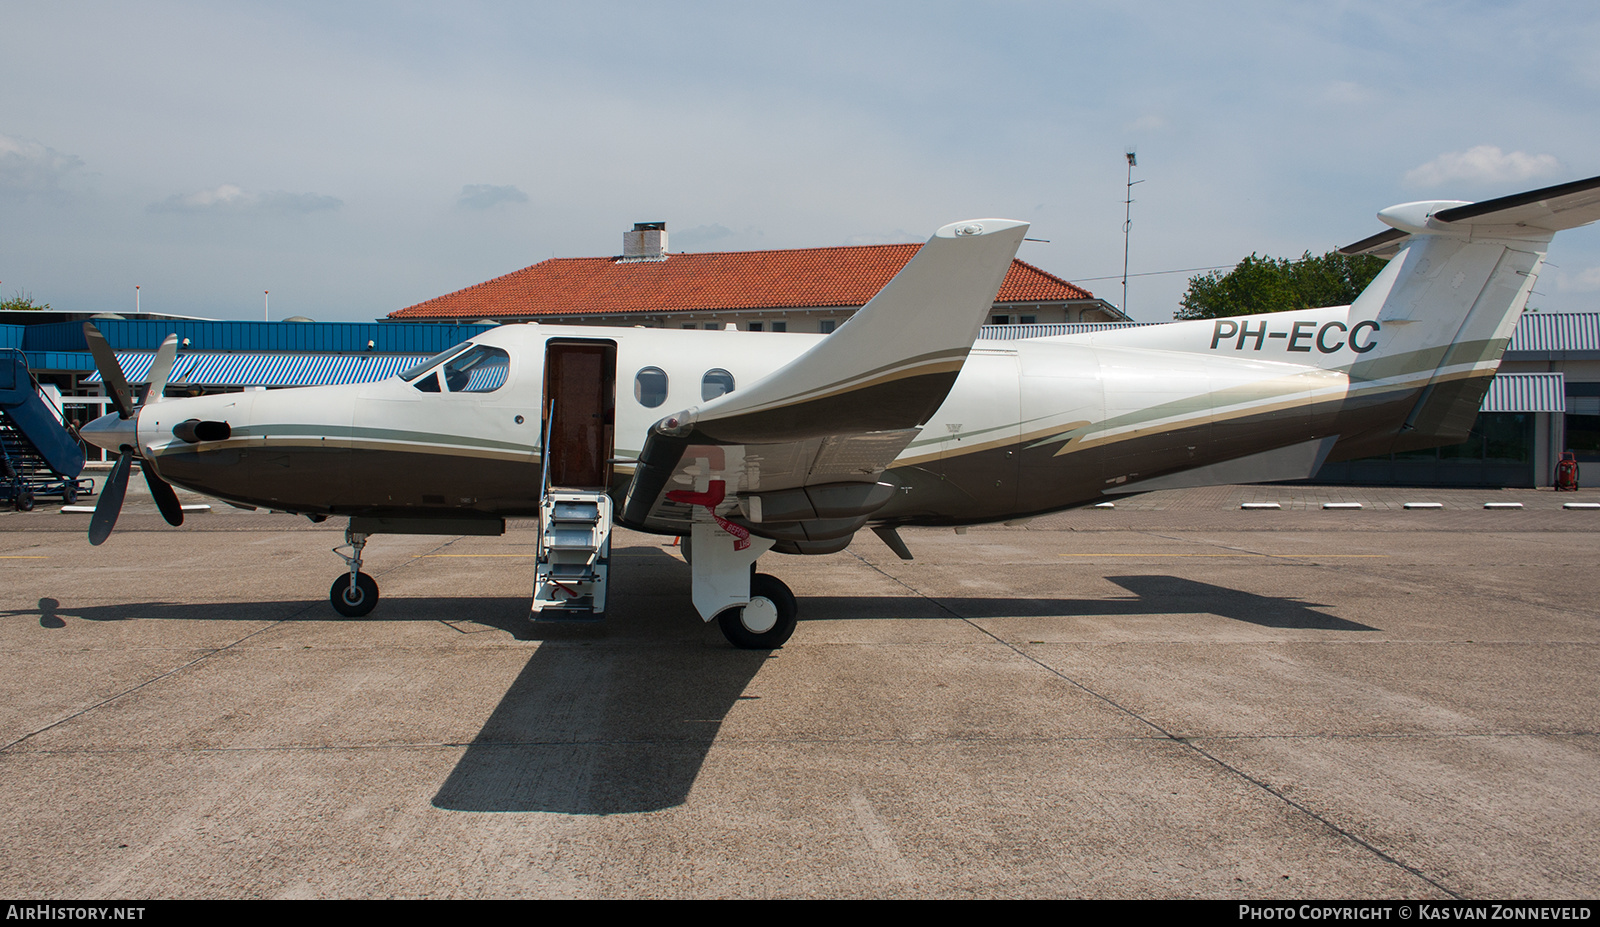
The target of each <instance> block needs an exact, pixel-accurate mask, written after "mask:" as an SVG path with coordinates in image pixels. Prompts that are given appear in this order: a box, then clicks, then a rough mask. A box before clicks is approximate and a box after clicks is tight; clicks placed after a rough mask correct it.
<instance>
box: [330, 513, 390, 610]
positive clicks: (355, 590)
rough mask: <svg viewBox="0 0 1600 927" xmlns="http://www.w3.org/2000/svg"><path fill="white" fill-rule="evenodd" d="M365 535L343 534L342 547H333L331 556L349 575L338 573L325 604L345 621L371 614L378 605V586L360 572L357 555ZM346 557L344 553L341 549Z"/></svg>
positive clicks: (364, 543)
mask: <svg viewBox="0 0 1600 927" xmlns="http://www.w3.org/2000/svg"><path fill="white" fill-rule="evenodd" d="M367 537H368V536H367V535H365V534H362V533H360V532H358V531H349V530H347V531H345V533H344V544H343V545H341V546H339V547H335V548H334V549H333V552H334V553H336V554H338V555H339V558H340V559H342V560H343V561H344V562H345V564H346V565H347V566H349V567H350V572H348V573H341V574H340V575H339V578H338V579H335V580H334V581H333V587H332V588H331V589H329V590H328V601H329V602H331V603H332V604H333V610H334V611H336V612H338V613H339V614H341V615H343V616H345V617H346V618H362V617H365V616H366V615H369V614H371V613H372V610H373V609H374V608H376V607H377V605H378V583H377V581H376V580H374V579H373V578H372V577H370V576H368V575H367V574H365V573H363V572H361V551H362V549H364V548H365V547H366V546H367ZM346 547H348V548H349V549H350V553H348V554H347V553H345V552H344V551H345V548H346Z"/></svg>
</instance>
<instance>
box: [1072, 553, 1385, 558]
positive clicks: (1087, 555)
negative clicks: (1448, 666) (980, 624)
mask: <svg viewBox="0 0 1600 927" xmlns="http://www.w3.org/2000/svg"><path fill="white" fill-rule="evenodd" d="M1060 556H1063V557H1299V558H1307V557H1317V558H1320V559H1323V560H1333V559H1335V558H1340V559H1346V560H1349V559H1356V558H1377V559H1383V560H1387V559H1388V557H1389V555H1388V554H1157V553H1150V554H1061V555H1060Z"/></svg>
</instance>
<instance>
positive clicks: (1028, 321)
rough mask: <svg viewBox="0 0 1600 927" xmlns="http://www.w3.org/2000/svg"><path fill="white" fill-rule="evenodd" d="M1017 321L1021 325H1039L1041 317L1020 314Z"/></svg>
mask: <svg viewBox="0 0 1600 927" xmlns="http://www.w3.org/2000/svg"><path fill="white" fill-rule="evenodd" d="M1017 323H1018V324H1020V325H1037V324H1039V317H1038V316H1036V315H1019V316H1017Z"/></svg>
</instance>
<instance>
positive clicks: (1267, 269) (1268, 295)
mask: <svg viewBox="0 0 1600 927" xmlns="http://www.w3.org/2000/svg"><path fill="white" fill-rule="evenodd" d="M1385 263H1386V262H1385V261H1384V260H1383V259H1382V258H1375V257H1373V256H1371V255H1368V254H1362V255H1357V256H1355V257H1349V256H1346V255H1343V254H1340V253H1339V252H1337V251H1329V252H1328V253H1327V254H1324V255H1322V256H1321V257H1312V256H1311V252H1309V251H1307V252H1306V253H1305V254H1304V255H1302V256H1301V258H1300V260H1298V261H1291V260H1289V259H1288V258H1274V257H1269V256H1266V255H1256V254H1251V255H1250V256H1249V257H1247V258H1245V259H1244V260H1242V261H1240V262H1239V263H1238V264H1237V265H1236V266H1235V267H1234V268H1233V269H1232V270H1230V271H1228V272H1226V273H1224V272H1222V271H1220V270H1214V271H1212V272H1211V273H1209V274H1202V275H1200V276H1198V277H1190V278H1189V290H1188V292H1186V293H1184V294H1183V299H1182V300H1181V301H1180V305H1181V306H1182V307H1183V308H1181V309H1179V310H1178V311H1177V312H1176V313H1174V314H1173V318H1175V319H1217V318H1221V317H1223V316H1229V315H1259V314H1261V313H1263V312H1285V311H1287V310H1290V309H1317V308H1320V307H1322V306H1345V305H1349V304H1350V303H1352V302H1354V301H1355V298H1356V297H1357V296H1358V295H1360V294H1361V291H1362V290H1364V289H1366V287H1367V284H1368V283H1371V282H1372V278H1373V277H1376V276H1377V275H1378V271H1380V270H1383V265H1384V264H1385Z"/></svg>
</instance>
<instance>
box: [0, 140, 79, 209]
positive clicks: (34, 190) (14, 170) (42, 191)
mask: <svg viewBox="0 0 1600 927" xmlns="http://www.w3.org/2000/svg"><path fill="white" fill-rule="evenodd" d="M82 166H83V160H82V159H81V158H79V157H78V156H77V155H69V154H63V153H62V152H59V151H57V150H55V149H54V148H50V147H48V146H45V145H41V144H39V143H38V142H30V141H26V140H24V139H20V138H15V137H13V136H10V135H0V191H5V192H10V193H17V194H21V195H23V196H30V195H48V194H52V193H56V192H58V191H59V190H60V189H61V180H62V178H64V177H65V176H66V175H67V174H69V173H71V172H73V171H75V170H77V169H78V168H80V167H82Z"/></svg>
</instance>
